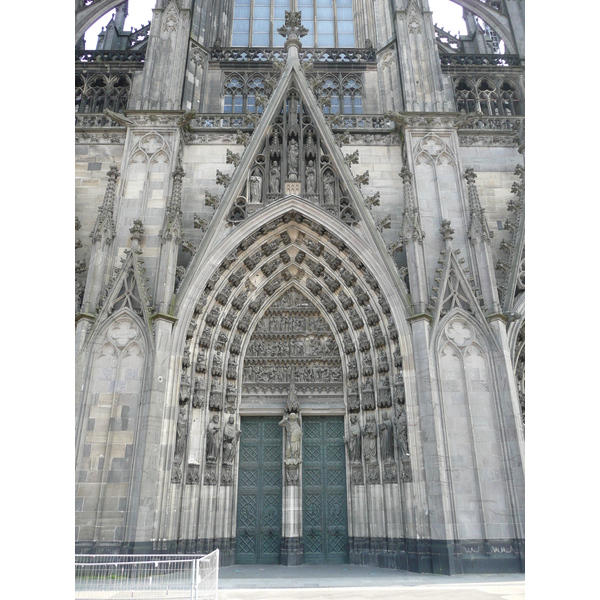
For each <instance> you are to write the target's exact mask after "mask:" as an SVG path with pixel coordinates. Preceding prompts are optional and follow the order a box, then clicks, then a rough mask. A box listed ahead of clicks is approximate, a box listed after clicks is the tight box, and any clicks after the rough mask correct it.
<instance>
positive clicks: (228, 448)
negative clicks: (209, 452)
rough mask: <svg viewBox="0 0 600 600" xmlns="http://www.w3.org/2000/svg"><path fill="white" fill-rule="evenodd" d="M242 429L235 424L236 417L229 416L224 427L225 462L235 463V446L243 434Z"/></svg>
mask: <svg viewBox="0 0 600 600" xmlns="http://www.w3.org/2000/svg"><path fill="white" fill-rule="evenodd" d="M241 433H242V432H241V431H240V430H239V429H237V428H236V426H235V417H234V416H233V415H230V416H229V419H228V421H227V423H225V427H223V463H224V464H233V459H234V458H235V446H236V444H237V441H238V439H239V437H240V435H241Z"/></svg>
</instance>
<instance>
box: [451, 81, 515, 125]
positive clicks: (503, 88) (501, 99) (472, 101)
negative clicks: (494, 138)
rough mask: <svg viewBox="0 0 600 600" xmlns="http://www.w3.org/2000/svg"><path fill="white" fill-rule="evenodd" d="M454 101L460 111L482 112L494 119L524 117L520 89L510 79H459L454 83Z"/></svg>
mask: <svg viewBox="0 0 600 600" xmlns="http://www.w3.org/2000/svg"><path fill="white" fill-rule="evenodd" d="M454 99H455V101H456V109H457V110H458V111H462V110H464V111H465V112H476V111H478V110H480V111H481V112H482V113H483V114H484V115H485V116H492V117H493V116H522V115H523V106H522V102H521V94H520V92H519V88H518V86H517V84H516V83H514V82H513V81H511V80H510V79H494V78H492V77H481V78H479V79H477V80H473V79H470V78H468V77H459V78H457V79H456V80H455V81H454Z"/></svg>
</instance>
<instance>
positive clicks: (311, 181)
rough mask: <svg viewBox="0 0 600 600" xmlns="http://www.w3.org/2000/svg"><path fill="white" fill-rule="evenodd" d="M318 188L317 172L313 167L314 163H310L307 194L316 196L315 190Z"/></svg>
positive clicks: (307, 172)
mask: <svg viewBox="0 0 600 600" xmlns="http://www.w3.org/2000/svg"><path fill="white" fill-rule="evenodd" d="M316 187H317V171H316V169H315V168H314V167H313V161H312V160H309V161H308V166H307V167H306V193H307V194H314V193H315V189H316Z"/></svg>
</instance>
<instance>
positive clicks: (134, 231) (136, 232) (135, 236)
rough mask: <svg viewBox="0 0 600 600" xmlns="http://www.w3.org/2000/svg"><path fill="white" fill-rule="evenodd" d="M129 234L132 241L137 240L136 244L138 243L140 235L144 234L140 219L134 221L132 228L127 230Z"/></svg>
mask: <svg viewBox="0 0 600 600" xmlns="http://www.w3.org/2000/svg"><path fill="white" fill-rule="evenodd" d="M129 233H131V239H132V240H137V241H138V242H139V241H140V239H141V237H142V235H143V234H144V226H143V224H142V220H141V219H134V221H133V227H132V228H131V229H130V230H129Z"/></svg>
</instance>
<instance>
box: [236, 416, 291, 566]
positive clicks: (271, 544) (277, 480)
mask: <svg viewBox="0 0 600 600" xmlns="http://www.w3.org/2000/svg"><path fill="white" fill-rule="evenodd" d="M279 420H280V418H279V417H242V421H241V431H242V435H241V438H240V468H239V475H238V502H237V522H236V523H237V525H236V562H237V563H239V564H279V546H280V543H281V483H282V479H281V467H282V463H281V460H282V431H283V430H282V428H281V427H279V425H278V423H279Z"/></svg>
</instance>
